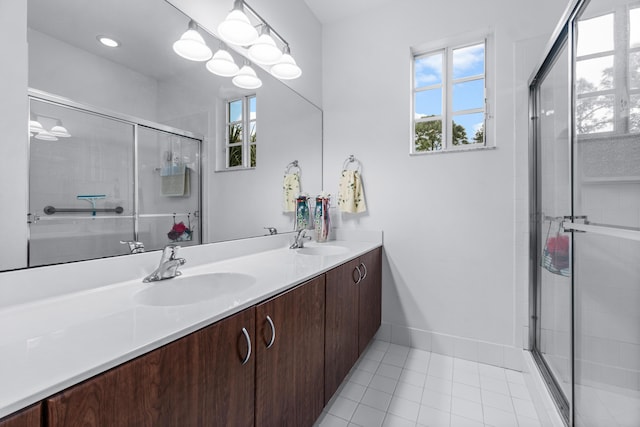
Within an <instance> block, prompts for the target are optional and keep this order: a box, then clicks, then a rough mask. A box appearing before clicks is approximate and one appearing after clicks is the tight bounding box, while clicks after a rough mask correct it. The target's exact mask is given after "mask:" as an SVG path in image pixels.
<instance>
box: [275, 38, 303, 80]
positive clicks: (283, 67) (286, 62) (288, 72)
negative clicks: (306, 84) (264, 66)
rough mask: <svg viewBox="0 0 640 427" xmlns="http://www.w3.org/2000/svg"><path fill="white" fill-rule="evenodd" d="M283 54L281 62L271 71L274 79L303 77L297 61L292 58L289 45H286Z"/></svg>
mask: <svg viewBox="0 0 640 427" xmlns="http://www.w3.org/2000/svg"><path fill="white" fill-rule="evenodd" d="M282 53H283V55H282V58H280V61H278V63H276V64H274V65H273V66H272V67H271V70H269V71H270V72H271V74H272V75H273V76H274V77H277V78H279V79H281V80H292V79H297V78H298V77H300V76H301V75H302V70H301V69H300V67H298V64H296V60H295V59H293V57H292V56H291V50H290V49H289V45H285V47H284V49H283V51H282Z"/></svg>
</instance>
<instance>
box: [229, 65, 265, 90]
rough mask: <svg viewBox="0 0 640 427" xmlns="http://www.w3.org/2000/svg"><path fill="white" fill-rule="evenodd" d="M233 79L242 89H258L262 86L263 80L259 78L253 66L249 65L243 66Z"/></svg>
mask: <svg viewBox="0 0 640 427" xmlns="http://www.w3.org/2000/svg"><path fill="white" fill-rule="evenodd" d="M231 81H232V82H233V84H234V85H236V86H238V87H239V88H242V89H258V88H259V87H260V86H262V81H261V80H260V79H259V78H258V76H257V75H256V72H255V71H254V70H253V68H251V67H250V66H248V65H245V66H243V67H242V68H241V69H240V71H238V74H237V75H236V76H235V77H234V78H233V80H231Z"/></svg>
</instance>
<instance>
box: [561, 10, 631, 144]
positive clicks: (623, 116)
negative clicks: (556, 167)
mask: <svg viewBox="0 0 640 427" xmlns="http://www.w3.org/2000/svg"><path fill="white" fill-rule="evenodd" d="M633 9H640V2H635V3H630V4H624V5H618V6H615V7H613V8H611V9H607V10H603V11H599V12H598V13H594V14H592V15H589V16H588V17H583V18H584V20H589V19H596V18H600V17H603V16H606V15H611V14H612V15H613V34H612V37H613V50H606V51H599V52H595V53H590V54H586V55H580V56H578V53H577V42H576V49H575V52H576V53H575V58H574V61H575V63H574V67H575V69H576V70H577V68H578V63H579V62H580V61H588V60H590V59H598V58H604V57H607V56H611V57H613V65H612V67H613V74H612V77H613V87H612V88H611V89H602V90H596V91H593V92H584V93H580V94H578V93H577V91H576V93H575V95H574V96H575V103H576V106H577V104H578V101H579V100H582V99H589V98H595V97H599V96H613V104H612V113H613V116H612V124H613V129H612V130H609V131H598V132H587V133H580V132H578V123H577V120H576V123H575V132H576V137H577V139H578V141H590V140H600V139H605V138H611V137H613V136H625V135H638V134H640V130H636V131H633V132H632V131H631V123H630V120H631V97H632V96H640V85H638V86H637V87H632V83H631V73H630V70H629V66H630V59H629V58H630V56H631V54H632V53H640V46H635V47H631V46H630V43H629V42H630V37H631V35H630V33H629V32H630V27H631V22H630V21H631V14H630V12H631V10H633ZM579 22H580V19H579V20H577V21H576V33H577V37H579V32H578V31H577V26H578V24H579ZM621 28H622V30H620V29H621ZM576 78H577V76H576Z"/></svg>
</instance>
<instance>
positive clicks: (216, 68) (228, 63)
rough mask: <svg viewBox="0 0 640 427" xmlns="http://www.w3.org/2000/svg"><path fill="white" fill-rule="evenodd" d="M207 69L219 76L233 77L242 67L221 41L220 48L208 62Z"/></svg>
mask: <svg viewBox="0 0 640 427" xmlns="http://www.w3.org/2000/svg"><path fill="white" fill-rule="evenodd" d="M207 70H209V71H210V72H212V73H213V74H216V75H218V76H222V77H233V76H235V75H236V74H238V71H239V70H240V68H239V67H238V65H237V64H236V63H235V61H234V60H233V57H232V56H231V54H230V53H229V52H228V51H227V50H226V49H225V48H224V45H223V44H222V43H220V49H218V51H217V52H216V53H215V54H213V58H211V59H210V60H209V61H208V62H207Z"/></svg>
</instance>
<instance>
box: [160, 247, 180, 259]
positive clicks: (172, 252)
mask: <svg viewBox="0 0 640 427" xmlns="http://www.w3.org/2000/svg"><path fill="white" fill-rule="evenodd" d="M179 249H180V245H176V244H175V243H170V244H168V245H166V246H165V247H164V249H163V250H162V258H163V259H166V260H170V259H176V256H177V255H178V250H179Z"/></svg>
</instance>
